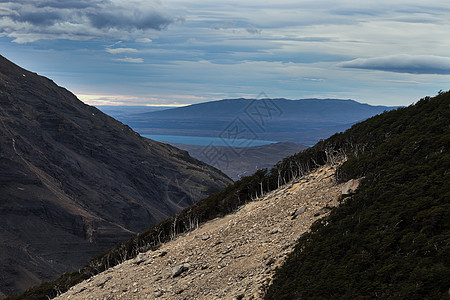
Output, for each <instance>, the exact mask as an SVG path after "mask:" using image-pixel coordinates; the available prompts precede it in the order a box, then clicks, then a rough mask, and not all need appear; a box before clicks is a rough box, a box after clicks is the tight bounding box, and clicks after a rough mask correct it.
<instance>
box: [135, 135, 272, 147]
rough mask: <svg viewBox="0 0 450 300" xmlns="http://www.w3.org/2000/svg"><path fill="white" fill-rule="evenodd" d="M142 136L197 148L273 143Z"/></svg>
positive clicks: (190, 137) (246, 140)
mask: <svg viewBox="0 0 450 300" xmlns="http://www.w3.org/2000/svg"><path fill="white" fill-rule="evenodd" d="M142 136H144V137H146V138H149V139H152V140H155V141H158V142H166V143H177V144H186V145H199V146H208V145H214V146H229V147H253V146H262V145H267V144H273V143H276V142H273V141H263V140H256V139H255V140H253V139H226V138H221V137H206V136H179V135H147V134H143V135H142Z"/></svg>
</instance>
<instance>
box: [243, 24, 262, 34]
mask: <svg viewBox="0 0 450 300" xmlns="http://www.w3.org/2000/svg"><path fill="white" fill-rule="evenodd" d="M245 30H247V32H248V33H250V34H260V33H261V29H258V28H256V27H255V26H253V25H251V24H248V25H247V28H245Z"/></svg>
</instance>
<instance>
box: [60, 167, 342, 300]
mask: <svg viewBox="0 0 450 300" xmlns="http://www.w3.org/2000/svg"><path fill="white" fill-rule="evenodd" d="M334 173H335V169H334V168H332V167H329V166H327V167H323V168H321V169H319V170H317V171H316V172H314V173H311V174H309V175H307V176H304V177H302V178H300V179H298V180H296V181H294V182H292V183H290V184H288V185H286V186H283V187H281V188H280V189H277V190H275V191H272V192H270V193H268V194H266V195H265V196H264V197H261V198H259V199H258V200H257V201H254V202H250V203H248V204H246V205H244V206H242V207H240V208H239V209H238V211H237V212H235V213H233V214H229V215H227V216H225V217H223V218H217V219H214V220H212V221H210V222H207V223H205V224H203V225H202V226H200V227H199V228H197V229H195V230H193V231H191V232H189V233H187V234H183V235H179V236H177V237H176V238H175V239H174V240H172V241H170V242H167V243H164V244H163V245H162V246H161V247H160V248H159V249H158V250H155V251H148V252H145V253H141V254H139V255H138V256H137V257H136V258H134V259H131V260H128V261H126V262H124V263H122V264H120V265H117V266H115V267H113V268H111V269H108V270H106V271H105V272H103V273H100V274H99V275H97V276H94V277H92V278H90V279H88V280H86V281H84V282H82V283H80V284H78V285H76V286H74V287H72V288H71V289H70V290H69V291H68V292H67V293H65V294H63V295H61V296H60V297H57V298H56V299H80V300H81V299H90V298H96V299H208V300H210V299H261V297H262V296H263V294H264V289H265V287H266V286H267V284H268V283H270V282H271V278H272V276H273V274H274V270H275V268H276V267H278V266H280V265H281V264H282V263H283V261H284V260H285V257H286V255H287V254H288V253H290V252H291V251H292V249H293V245H294V244H295V241H296V240H297V239H298V238H299V236H300V235H301V234H302V233H304V232H306V231H308V229H309V227H310V226H311V224H312V223H313V222H314V221H315V220H317V219H318V218H320V217H322V216H324V215H326V214H328V212H329V211H330V209H331V208H332V207H334V206H336V205H338V199H339V196H340V195H341V188H342V184H340V185H339V184H336V180H335V177H334Z"/></svg>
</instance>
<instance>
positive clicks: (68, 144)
mask: <svg viewBox="0 0 450 300" xmlns="http://www.w3.org/2000/svg"><path fill="white" fill-rule="evenodd" d="M0 121H1V122H0V183H1V186H0V189H1V192H0V214H1V218H0V228H1V230H0V240H1V242H2V243H1V251H0V253H1V254H0V273H1V274H2V278H1V280H0V282H1V284H0V290H1V291H2V292H3V293H4V294H11V293H17V292H19V291H23V290H24V289H25V288H26V287H29V286H30V285H32V284H37V283H39V281H40V280H50V279H54V278H55V277H56V275H58V274H61V273H62V272H63V271H67V270H73V269H76V268H79V267H81V266H82V265H83V264H84V263H85V261H86V260H87V259H89V258H90V257H92V256H93V255H94V254H97V253H99V252H100V251H103V250H105V249H107V248H109V247H111V246H113V245H115V244H116V243H117V242H118V241H120V240H124V239H126V238H127V237H130V236H131V235H133V234H135V233H136V232H139V231H142V230H143V229H145V228H147V227H148V226H149V225H151V224H152V223H155V222H158V221H161V220H162V219H164V218H167V217H168V216H170V215H172V214H174V213H176V212H177V211H179V210H180V209H182V208H183V207H185V206H188V205H190V204H192V203H193V202H194V201H195V200H198V199H200V198H202V197H205V196H206V195H208V194H209V193H211V192H212V191H216V190H219V189H221V188H223V187H224V186H225V185H226V184H228V183H230V182H231V181H230V180H229V178H227V177H226V176H225V175H224V174H223V173H221V172H220V171H218V170H217V169H214V168H212V167H210V166H207V165H206V164H204V163H202V162H199V161H197V160H195V159H193V158H191V157H190V156H189V155H188V154H187V153H186V152H185V151H181V150H178V149H176V148H174V147H172V146H169V145H166V144H162V143H158V142H155V141H151V140H148V139H145V138H142V137H140V136H139V135H138V134H137V133H135V132H134V131H133V130H131V128H129V127H128V126H126V125H123V124H122V123H120V122H118V121H116V120H114V119H113V118H111V117H109V116H107V115H105V114H103V113H102V112H101V111H99V110H98V109H96V108H94V107H91V106H88V105H85V104H83V103H82V102H81V101H79V100H78V99H77V98H76V97H75V96H74V95H73V94H71V93H70V92H68V91H67V90H65V89H64V88H61V87H58V86H57V85H55V84H54V83H53V82H52V81H51V80H49V79H47V78H44V77H41V76H38V75H37V74H35V73H32V72H29V71H26V70H24V69H22V68H20V67H18V66H16V65H14V64H13V63H11V62H9V61H7V60H6V59H5V58H3V57H0Z"/></svg>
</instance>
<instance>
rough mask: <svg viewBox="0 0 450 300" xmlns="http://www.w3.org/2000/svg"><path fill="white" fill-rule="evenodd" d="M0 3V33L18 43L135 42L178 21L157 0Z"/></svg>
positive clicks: (22, 1)
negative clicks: (124, 40)
mask: <svg viewBox="0 0 450 300" xmlns="http://www.w3.org/2000/svg"><path fill="white" fill-rule="evenodd" d="M0 4H1V5H2V7H1V8H0V33H2V34H3V35H4V36H5V35H6V36H8V37H11V38H13V39H14V41H15V42H17V43H26V42H33V41H36V40H39V39H69V40H90V39H104V38H116V39H136V38H140V37H142V36H148V35H149V31H152V30H163V29H165V28H167V26H169V25H170V24H172V23H174V22H178V21H179V20H180V18H177V17H174V16H172V15H171V14H170V13H168V12H167V11H166V10H165V9H164V8H163V7H162V5H161V4H159V1H156V0H155V1H145V0H135V1H116V0H102V1H99V0H92V1H83V0H81V1H73V0H33V1H31V0H18V1H14V2H12V1H1V0H0Z"/></svg>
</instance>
